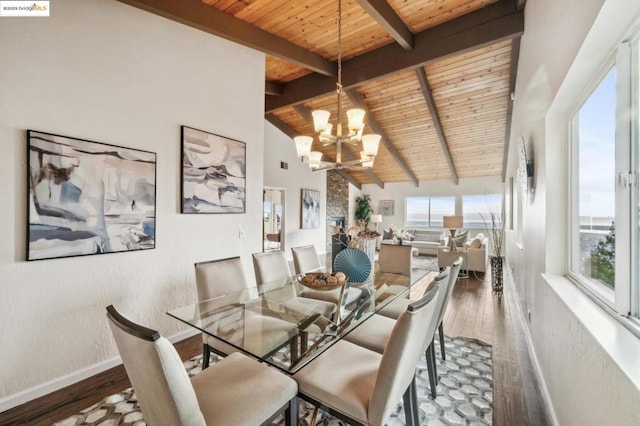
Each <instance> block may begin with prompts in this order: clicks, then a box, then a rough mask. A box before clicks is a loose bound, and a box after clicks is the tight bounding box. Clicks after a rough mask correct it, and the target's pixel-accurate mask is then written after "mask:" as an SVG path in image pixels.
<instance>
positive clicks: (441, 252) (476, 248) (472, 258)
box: [437, 234, 489, 272]
mask: <svg viewBox="0 0 640 426" xmlns="http://www.w3.org/2000/svg"><path fill="white" fill-rule="evenodd" d="M488 243H489V239H488V238H486V237H485V236H484V235H482V234H478V235H477V236H476V237H475V238H473V239H471V240H469V241H467V242H466V243H464V244H463V245H462V247H458V250H459V252H451V251H449V247H447V246H440V247H438V249H437V252H438V268H440V269H443V268H446V267H447V266H451V264H452V263H453V262H454V261H455V260H456V259H457V258H458V257H459V256H462V267H461V269H462V270H466V271H476V272H486V271H487V261H488V251H487V245H488Z"/></svg>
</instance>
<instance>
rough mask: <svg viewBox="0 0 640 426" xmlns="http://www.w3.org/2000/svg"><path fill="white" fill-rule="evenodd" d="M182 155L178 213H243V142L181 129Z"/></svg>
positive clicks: (213, 134)
mask: <svg viewBox="0 0 640 426" xmlns="http://www.w3.org/2000/svg"><path fill="white" fill-rule="evenodd" d="M181 152H182V159H181V167H180V169H181V185H180V200H181V201H180V212H181V213H183V214H225V213H227V214H229V213H246V199H247V197H246V188H247V185H246V183H247V177H246V176H247V173H246V171H247V145H246V143H244V142H242V141H238V140H235V139H231V138H228V137H226V136H221V135H216V134H215V133H210V132H207V131H205V130H200V129H196V128H193V127H189V126H181Z"/></svg>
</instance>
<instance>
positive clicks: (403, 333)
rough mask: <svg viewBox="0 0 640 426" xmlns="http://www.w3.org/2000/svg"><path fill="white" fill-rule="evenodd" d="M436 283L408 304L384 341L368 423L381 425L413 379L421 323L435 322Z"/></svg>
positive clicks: (421, 335) (421, 350)
mask: <svg viewBox="0 0 640 426" xmlns="http://www.w3.org/2000/svg"><path fill="white" fill-rule="evenodd" d="M440 291H441V289H440V287H439V286H438V285H434V286H432V287H431V288H430V289H429V291H428V292H427V293H426V294H425V296H423V297H422V298H421V299H420V300H418V301H416V302H414V303H411V304H410V305H408V307H407V310H406V311H403V312H402V313H401V314H400V316H399V317H398V319H397V321H396V324H395V326H394V327H393V331H392V332H391V336H390V337H389V340H388V342H387V345H386V347H385V350H384V353H383V354H382V360H381V361H380V367H379V369H378V375H377V377H376V383H375V385H374V388H373V394H372V395H371V402H370V404H369V412H368V418H369V419H368V423H369V424H380V425H382V424H384V423H385V421H386V420H387V418H388V417H389V416H390V415H391V413H392V412H393V411H394V410H395V409H396V407H397V405H398V401H400V400H401V399H402V396H403V394H404V392H405V391H406V390H407V388H408V387H409V385H410V384H411V381H412V380H413V377H414V374H415V370H416V365H417V364H418V360H419V359H420V357H421V356H422V354H423V353H424V348H425V334H424V326H425V324H429V323H431V322H435V318H436V314H437V312H436V305H437V301H438V294H439V292H440Z"/></svg>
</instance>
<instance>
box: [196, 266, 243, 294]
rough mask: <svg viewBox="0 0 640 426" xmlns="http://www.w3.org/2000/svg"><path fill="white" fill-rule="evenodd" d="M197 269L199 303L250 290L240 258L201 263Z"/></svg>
mask: <svg viewBox="0 0 640 426" xmlns="http://www.w3.org/2000/svg"><path fill="white" fill-rule="evenodd" d="M195 268H196V285H197V287H198V300H199V301H203V300H207V299H212V298H214V297H218V296H221V295H223V294H229V293H235V292H238V291H242V290H245V289H247V288H249V285H248V283H247V279H246V277H245V275H244V271H243V269H242V261H241V260H240V257H239V256H236V257H230V258H228V259H219V260H209V261H207V262H199V263H196V264H195Z"/></svg>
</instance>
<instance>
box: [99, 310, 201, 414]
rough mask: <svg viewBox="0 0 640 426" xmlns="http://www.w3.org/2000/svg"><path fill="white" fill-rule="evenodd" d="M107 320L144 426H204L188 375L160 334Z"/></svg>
mask: <svg viewBox="0 0 640 426" xmlns="http://www.w3.org/2000/svg"><path fill="white" fill-rule="evenodd" d="M107 318H108V320H109V326H110V327H111V332H112V333H113V337H114V338H115V341H116V345H117V346H118V351H119V352H120V356H121V357H122V362H123V363H124V368H125V370H126V371H127V375H128V376H129V379H130V380H131V385H132V386H133V389H134V390H135V392H136V396H137V398H138V401H139V402H140V409H141V410H142V415H143V416H144V420H145V422H146V423H147V424H150V425H161V424H173V425H194V426H195V425H205V424H206V423H205V420H204V416H203V415H202V412H201V411H200V406H199V405H198V398H197V397H196V393H195V391H194V390H193V386H192V385H191V381H190V380H189V376H188V375H187V371H186V370H185V368H184V365H183V364H182V361H181V360H180V357H179V356H178V352H177V351H176V349H175V348H174V347H173V345H172V344H171V343H170V342H169V341H168V340H167V339H165V338H164V337H162V336H160V334H159V333H158V332H157V331H155V330H151V329H149V328H146V327H142V326H141V325H138V324H136V323H134V322H132V321H130V320H129V319H127V318H125V317H124V316H122V315H121V314H120V313H119V312H118V311H117V310H116V309H115V308H114V307H113V305H109V306H108V307H107Z"/></svg>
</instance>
